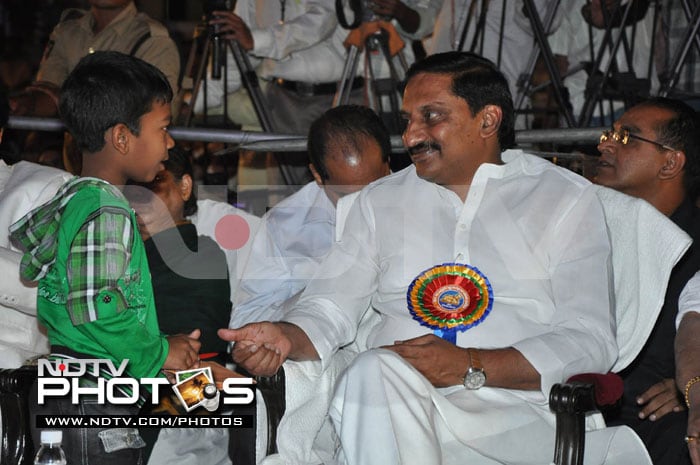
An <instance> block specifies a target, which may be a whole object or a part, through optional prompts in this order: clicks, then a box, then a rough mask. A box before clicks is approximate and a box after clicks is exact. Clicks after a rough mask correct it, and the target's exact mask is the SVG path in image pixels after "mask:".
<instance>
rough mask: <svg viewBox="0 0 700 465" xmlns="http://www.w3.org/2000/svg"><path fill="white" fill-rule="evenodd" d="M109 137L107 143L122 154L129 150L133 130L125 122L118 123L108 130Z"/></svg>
mask: <svg viewBox="0 0 700 465" xmlns="http://www.w3.org/2000/svg"><path fill="white" fill-rule="evenodd" d="M107 132H108V137H109V139H108V140H107V143H108V144H109V143H111V144H112V146H113V147H114V148H115V149H116V150H117V151H118V152H119V153H121V154H122V155H125V154H126V153H127V152H128V151H129V141H130V136H131V131H130V130H129V128H128V127H126V125H125V124H124V123H118V124H115V125H114V126H112V127H111V128H110V129H108V130H107Z"/></svg>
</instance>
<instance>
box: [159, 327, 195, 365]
mask: <svg viewBox="0 0 700 465" xmlns="http://www.w3.org/2000/svg"><path fill="white" fill-rule="evenodd" d="M201 335H202V332H201V331H200V330H198V329H195V330H194V331H192V332H191V333H190V334H175V335H173V336H168V344H169V345H170V348H169V349H168V358H166V359H165V363H164V364H163V369H165V370H177V371H181V370H189V369H191V368H197V366H199V348H200V347H201V346H202V343H201V342H199V340H198V339H199V336H201Z"/></svg>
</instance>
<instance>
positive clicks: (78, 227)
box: [10, 52, 200, 465]
mask: <svg viewBox="0 0 700 465" xmlns="http://www.w3.org/2000/svg"><path fill="white" fill-rule="evenodd" d="M172 96H173V94H172V90H171V88H170V85H169V84H168V81H167V79H166V78H165V76H164V75H163V74H162V73H161V72H160V71H159V70H158V69H157V68H155V67H153V66H152V65H150V64H148V63H146V62H144V61H142V60H140V59H137V58H134V57H131V56H128V55H124V54H121V53H118V52H96V53H93V54H91V55H88V56H86V57H85V58H83V59H82V60H81V61H80V63H79V64H78V65H77V66H76V67H75V68H74V70H73V71H72V73H71V74H70V75H69V77H68V78H67V80H66V81H65V83H64V85H63V87H62V89H61V98H60V103H59V111H60V114H61V118H62V120H63V122H64V124H65V126H66V128H67V129H68V131H70V132H71V133H72V135H73V137H74V138H75V140H76V143H77V144H78V147H79V148H80V149H81V151H82V153H83V165H82V166H83V167H82V172H81V177H76V178H73V179H71V180H69V181H68V182H67V183H66V184H65V185H64V186H63V187H62V188H61V189H59V191H58V193H57V194H56V196H55V197H54V198H53V199H52V200H51V201H49V202H48V203H46V204H44V205H43V206H41V207H39V208H37V209H35V210H33V211H32V212H30V213H29V214H27V215H26V216H25V217H24V218H22V219H21V220H20V221H18V222H17V223H15V224H13V225H12V226H11V227H10V231H11V234H12V238H13V240H15V241H16V242H18V243H20V244H21V245H22V246H24V248H25V250H26V253H25V254H24V256H23V258H22V263H21V266H20V269H21V274H22V277H23V278H24V279H27V280H31V281H38V282H39V284H38V299H37V312H38V316H39V319H40V321H41V322H42V323H43V324H44V325H45V326H46V329H47V334H48V338H49V342H50V343H51V352H52V354H51V357H52V358H55V359H61V360H63V359H70V358H77V359H110V360H112V361H113V363H114V364H115V366H119V365H120V363H121V362H122V361H123V360H124V359H128V360H129V363H128V365H127V368H126V375H124V376H130V377H133V378H137V379H138V378H152V377H157V376H159V373H160V370H161V369H162V368H167V369H174V370H184V369H188V368H192V367H193V366H194V365H195V364H196V363H197V361H198V352H199V346H200V344H199V341H198V340H197V338H198V337H199V331H198V330H195V331H193V332H192V333H191V334H190V335H189V336H186V335H176V336H170V337H165V336H163V335H161V334H160V331H159V330H158V321H157V318H156V312H155V306H154V299H153V290H152V287H151V276H150V273H149V270H148V263H147V260H146V255H145V252H144V246H143V242H142V241H141V237H140V235H139V233H138V229H137V225H136V220H135V217H134V213H133V212H132V210H131V209H130V208H129V204H128V202H127V200H126V199H125V198H124V196H123V195H122V192H121V190H120V187H121V186H123V185H125V184H126V182H127V180H134V181H138V182H149V181H152V180H153V178H154V177H155V175H156V173H158V172H159V171H160V170H162V169H163V163H162V162H163V161H164V160H166V159H167V157H168V149H169V148H171V147H173V145H174V144H175V143H174V141H173V139H172V138H171V137H170V135H169V134H168V125H169V124H170V101H171V99H172ZM95 381H96V380H95V379H94V378H91V377H90V376H84V377H82V378H81V381H80V382H81V386H95V385H96V382H95ZM34 390H35V391H36V390H37V388H36V386H35V388H34ZM141 394H143V389H142V391H141ZM31 399H32V402H35V403H36V402H37V396H36V395H35V393H33V394H32V397H31ZM138 410H139V406H138V405H100V404H97V403H96V401H95V399H93V398H91V397H89V396H84V395H83V396H81V397H80V403H79V404H77V405H73V404H72V403H71V399H70V396H67V398H65V399H64V398H51V397H49V398H47V400H46V403H44V404H43V405H38V404H35V405H33V406H32V408H31V414H32V416H33V415H36V414H53V415H56V414H83V415H84V414H95V415H116V414H119V415H134V414H136V413H138ZM35 426H36V425H35V424H32V433H33V434H32V435H33V438H34V441H35V442H34V443H35V444H38V441H37V439H38V437H39V431H37V430H36V429H35ZM143 445H144V443H143V440H142V439H141V437H140V436H139V435H138V430H137V429H135V428H111V429H99V428H67V429H64V430H63V447H64V450H65V451H66V455H67V461H68V463H70V464H72V465H73V464H99V465H102V464H105V463H119V464H129V463H134V464H136V463H140V461H141V458H140V457H141V452H140V448H141V447H143Z"/></svg>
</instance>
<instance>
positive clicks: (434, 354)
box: [384, 334, 469, 387]
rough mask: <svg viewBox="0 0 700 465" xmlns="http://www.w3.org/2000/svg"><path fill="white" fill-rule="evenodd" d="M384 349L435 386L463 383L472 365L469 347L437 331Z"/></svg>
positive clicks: (398, 342) (397, 342)
mask: <svg viewBox="0 0 700 465" xmlns="http://www.w3.org/2000/svg"><path fill="white" fill-rule="evenodd" d="M384 348H385V349H389V350H391V351H394V352H396V353H397V354H399V355H400V356H401V357H403V358H404V359H405V360H406V361H407V362H408V363H410V364H411V365H413V367H414V368H415V369H416V370H418V371H419V372H420V373H421V374H422V375H423V376H425V377H426V378H427V379H428V381H430V382H431V383H432V384H433V386H435V387H445V386H454V385H456V384H462V382H463V380H464V375H465V373H466V372H467V368H468V367H469V354H468V353H467V351H466V349H463V348H461V347H457V346H456V345H454V344H452V343H450V342H447V341H446V340H444V339H442V338H439V337H437V336H435V335H434V334H426V335H425V336H420V337H416V338H414V339H409V340H407V341H396V343H395V344H394V345H393V346H386V347H384Z"/></svg>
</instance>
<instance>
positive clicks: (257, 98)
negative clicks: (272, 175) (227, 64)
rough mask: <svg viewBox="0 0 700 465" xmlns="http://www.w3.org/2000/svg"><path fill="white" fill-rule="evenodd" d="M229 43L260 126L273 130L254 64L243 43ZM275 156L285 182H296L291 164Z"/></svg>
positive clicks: (266, 129) (277, 155)
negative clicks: (249, 58) (243, 48)
mask: <svg viewBox="0 0 700 465" xmlns="http://www.w3.org/2000/svg"><path fill="white" fill-rule="evenodd" d="M228 45H229V47H230V49H231V53H232V55H233V59H234V60H235V61H236V66H238V71H239V73H240V75H241V81H242V82H243V85H244V86H245V89H246V90H247V91H248V95H249V96H250V100H251V102H252V103H253V108H254V109H255V114H256V115H257V116H258V120H259V121H260V126H261V127H262V128H263V131H265V132H273V131H274V128H273V126H272V120H271V119H270V116H269V114H268V111H267V106H266V102H265V97H264V96H263V94H262V92H261V91H260V83H259V82H258V76H257V74H256V73H255V70H254V69H253V66H252V65H251V64H250V61H249V60H248V55H247V54H246V53H245V52H244V51H243V50H242V49H241V45H240V44H239V43H238V42H236V41H229V42H228ZM275 158H276V159H277V165H278V166H279V169H280V174H281V175H282V179H283V180H284V182H285V184H287V185H293V184H295V179H294V175H293V173H292V172H291V171H290V169H289V166H288V165H286V164H284V163H281V160H280V157H279V154H277V153H275Z"/></svg>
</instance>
